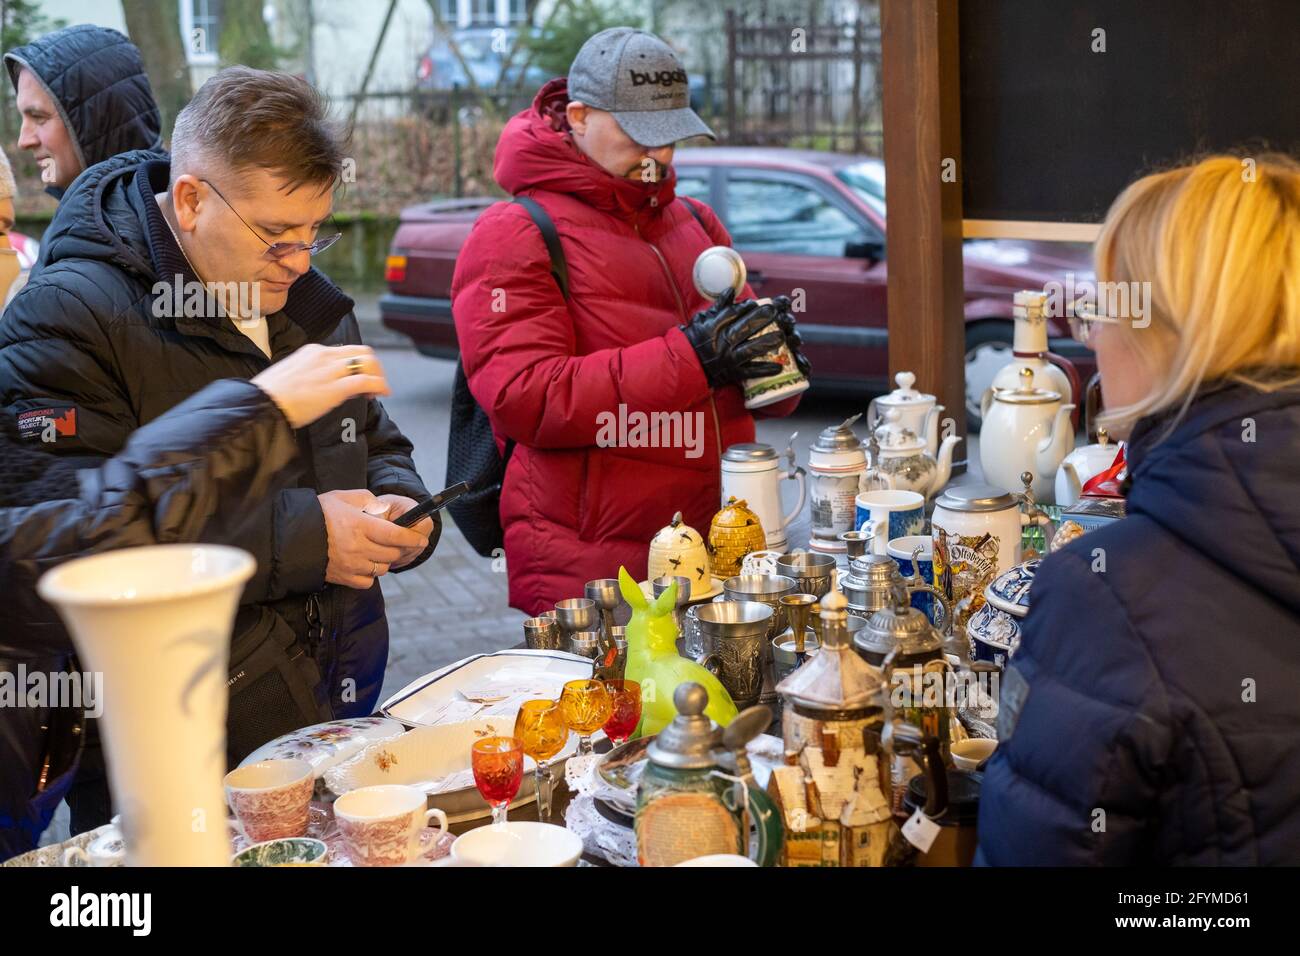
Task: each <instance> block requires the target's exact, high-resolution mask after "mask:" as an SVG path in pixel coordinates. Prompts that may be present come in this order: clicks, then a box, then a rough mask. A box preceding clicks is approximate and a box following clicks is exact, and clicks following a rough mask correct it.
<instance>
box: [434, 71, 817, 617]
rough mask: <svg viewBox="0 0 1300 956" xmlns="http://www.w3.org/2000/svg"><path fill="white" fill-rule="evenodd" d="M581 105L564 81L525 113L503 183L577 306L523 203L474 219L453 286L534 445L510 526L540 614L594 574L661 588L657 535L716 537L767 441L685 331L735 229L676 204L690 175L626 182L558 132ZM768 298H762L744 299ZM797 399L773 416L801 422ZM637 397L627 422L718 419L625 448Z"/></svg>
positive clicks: (516, 567) (517, 465) (483, 376)
mask: <svg viewBox="0 0 1300 956" xmlns="http://www.w3.org/2000/svg"><path fill="white" fill-rule="evenodd" d="M566 101H567V94H566V93H565V85H564V81H563V80H552V81H551V82H550V83H548V84H547V85H546V86H544V87H543V88H542V89H541V91H540V92H539V93H538V95H537V98H536V99H535V100H534V102H533V106H532V107H531V108H530V109H527V110H524V111H523V112H521V113H519V114H518V115H517V116H515V117H514V118H512V119H511V120H510V122H509V123H508V124H507V126H506V128H505V130H504V132H503V133H502V134H501V140H500V142H499V143H498V144H497V150H496V166H495V175H496V180H497V182H498V183H499V184H500V185H501V187H502V188H503V189H505V190H507V191H508V192H510V193H511V194H513V195H521V194H522V195H527V196H531V197H532V198H533V199H535V200H536V201H537V202H538V203H540V204H541V205H542V206H543V207H544V208H545V209H546V211H547V213H548V214H549V215H550V217H551V219H552V220H554V222H555V225H556V229H557V230H558V232H559V234H560V242H561V245H562V246H563V248H564V254H565V259H566V260H567V263H568V269H569V287H570V299H569V301H567V302H566V301H565V299H564V298H563V296H562V295H561V294H560V291H559V288H558V287H557V286H556V283H555V280H554V278H553V277H552V276H551V273H550V256H549V255H548V254H547V251H546V245H545V243H544V242H543V240H542V237H541V234H540V233H539V232H538V229H537V227H536V225H534V223H533V221H532V220H531V218H529V215H528V213H527V211H526V210H525V209H524V208H523V207H521V206H519V205H518V204H513V203H499V204H497V205H495V206H493V207H491V208H490V209H488V210H487V211H485V212H484V213H483V215H482V216H481V217H480V218H479V220H478V222H477V223H475V225H474V229H473V231H472V232H471V234H470V237H469V240H468V241H467V242H466V244H465V246H464V248H463V249H462V250H461V254H460V256H459V258H458V261H457V263H456V275H455V279H454V280H453V283H452V311H453V313H454V315H455V320H456V333H457V336H458V337H459V340H460V349H461V361H462V362H463V363H464V367H465V374H466V376H467V377H468V380H469V387H470V390H471V391H472V392H473V393H474V397H475V398H476V399H477V400H478V402H479V404H480V405H482V406H483V409H484V410H485V411H486V412H487V414H488V417H489V419H490V420H491V422H492V427H493V429H494V431H495V432H496V437H497V442H498V443H499V444H503V443H504V440H505V438H513V439H514V440H515V441H516V442H517V446H516V448H515V451H514V454H513V456H512V457H511V459H510V464H509V467H508V469H507V471H506V477H505V484H504V487H503V490H502V495H501V521H502V525H503V527H504V528H505V549H506V563H507V567H508V570H509V575H510V604H511V606H513V607H516V608H519V609H521V610H523V611H526V612H528V613H529V614H537V613H540V612H541V611H544V610H548V609H549V608H550V607H552V606H553V605H554V603H555V602H556V601H558V600H560V599H562V598H567V597H581V596H582V593H583V584H584V583H585V582H587V581H590V580H592V579H594V578H607V577H613V576H615V575H616V573H617V571H618V567H619V565H626V566H627V568H628V570H629V571H630V572H631V573H632V574H633V575H636V576H638V577H639V578H644V576H645V573H646V557H647V552H648V548H649V544H650V539H651V537H652V536H653V535H654V533H655V531H657V530H658V529H659V528H661V527H662V526H663V525H665V524H667V523H668V522H669V520H670V519H671V518H672V516H673V512H675V511H681V512H682V513H683V514H684V516H685V519H686V521H687V522H688V523H689V524H691V525H693V526H694V527H695V528H696V529H698V530H699V531H700V532H701V533H702V534H706V535H707V533H708V524H709V521H710V519H711V518H712V516H713V514H714V512H715V511H716V510H717V509H718V507H719V497H720V494H721V488H720V477H719V461H720V458H721V454H722V450H723V449H724V448H726V447H727V446H729V445H733V444H736V443H737V442H749V441H753V440H754V420H753V418H752V417H751V416H750V414H749V412H748V411H747V410H746V409H745V406H744V399H743V397H742V395H741V392H740V389H739V388H738V387H737V386H734V385H733V386H727V387H725V388H719V389H716V390H712V389H710V388H709V386H708V383H707V382H706V381H705V378H704V372H703V370H702V369H701V368H700V363H699V360H698V359H697V358H696V356H695V352H694V350H693V349H692V348H691V346H690V344H689V342H687V340H686V336H685V335H684V334H683V333H682V331H681V330H680V329H679V328H678V326H679V325H681V324H682V323H683V322H685V321H687V320H688V319H689V318H690V316H692V315H694V314H695V313H696V312H698V311H699V310H701V309H703V308H706V307H707V306H708V305H709V303H708V302H707V301H706V300H705V299H704V298H703V297H702V296H701V295H700V294H699V293H698V292H696V291H695V286H694V283H693V282H692V280H691V268H692V266H693V265H694V263H695V258H696V256H698V255H699V254H700V252H702V251H703V250H704V249H706V248H708V247H709V246H712V245H719V244H727V245H729V244H730V237H729V236H728V235H727V231H726V230H725V229H724V228H723V226H722V224H721V223H720V222H719V221H718V219H717V217H716V216H715V215H714V214H713V212H712V210H710V209H709V208H708V207H707V206H705V205H703V204H702V203H695V208H696V209H697V210H698V212H699V214H700V218H701V219H702V221H703V223H704V226H705V228H701V225H700V223H699V222H697V221H696V219H695V217H694V216H692V215H691V214H690V212H689V210H687V209H686V208H685V207H684V206H683V202H685V200H677V199H676V197H675V194H674V191H673V187H674V184H675V182H676V176H675V175H669V176H667V177H666V178H665V180H664V181H663V182H660V183H642V182H639V181H634V180H627V179H619V178H617V177H615V176H612V175H610V174H609V173H607V172H605V171H604V170H603V169H601V168H600V167H599V166H597V165H596V164H595V163H593V162H591V161H590V160H589V159H587V158H586V157H585V156H584V155H583V154H582V153H581V152H579V150H578V149H577V148H576V147H575V146H574V145H573V143H572V141H571V140H570V139H569V136H568V133H567V132H565V131H563V130H562V129H558V130H557V129H556V128H555V127H556V126H558V125H561V124H559V123H558V122H557V121H556V119H555V117H557V116H558V115H560V111H561V110H562V107H563V104H564V103H565V102H566ZM706 229H707V232H706ZM752 295H753V292H752V291H751V290H749V289H748V288H746V289H745V291H744V294H743V296H742V297H752ZM797 403H798V398H797V397H796V398H794V399H791V400H787V401H786V402H783V403H779V404H776V405H771V406H768V408H766V409H763V413H765V414H769V415H771V414H775V415H787V414H789V413H790V412H791V411H792V410H793V409H794V407H795V405H796V404H797ZM620 405H621V406H624V409H623V413H622V414H623V416H626V415H629V414H633V413H636V412H641V413H644V414H646V415H650V414H652V413H656V412H659V413H664V412H668V413H672V412H679V413H685V414H687V415H690V416H692V418H691V419H690V421H689V422H687V421H686V420H684V419H683V420H682V424H684V425H688V426H693V425H694V424H698V425H699V426H701V427H702V429H703V436H702V440H701V439H698V438H697V439H696V440H695V441H693V442H691V445H690V446H688V447H680V446H681V445H683V444H685V443H684V442H680V441H679V442H678V446H679V447H631V446H632V445H634V444H638V443H640V441H641V439H640V437H639V436H637V435H635V434H632V435H629V436H627V437H628V438H630V439H631V440H629V441H624V442H622V443H621V444H619V445H616V446H610V444H609V440H608V438H609V435H610V434H611V428H610V425H611V422H613V421H617V420H619V419H620ZM696 413H698V415H697V414H696ZM632 421H635V417H634V418H633V419H632ZM645 437H646V439H648V440H652V438H653V437H655V436H651V435H647V436H645Z"/></svg>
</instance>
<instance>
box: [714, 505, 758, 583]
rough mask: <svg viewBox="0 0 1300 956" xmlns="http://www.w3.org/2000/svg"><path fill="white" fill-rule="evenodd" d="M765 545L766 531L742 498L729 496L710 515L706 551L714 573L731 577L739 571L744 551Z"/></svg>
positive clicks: (723, 576)
mask: <svg viewBox="0 0 1300 956" xmlns="http://www.w3.org/2000/svg"><path fill="white" fill-rule="evenodd" d="M766 547H767V534H766V533H765V532H764V531H763V525H762V523H761V522H760V521H759V520H758V515H756V514H754V512H752V511H750V510H749V505H748V504H747V503H746V502H745V500H744V499H743V498H739V499H737V498H735V497H732V498H728V499H727V503H726V504H725V505H723V507H722V510H721V511H719V512H718V513H717V514H716V515H714V516H713V523H712V525H711V526H710V527H709V555H710V556H711V560H712V563H713V573H714V574H716V575H717V576H718V577H720V578H723V579H724V580H725V579H726V578H733V577H735V576H736V575H737V574H739V573H740V566H741V564H742V562H743V561H744V560H745V555H747V554H749V553H750V552H751V551H762V550H764V549H765V548H766Z"/></svg>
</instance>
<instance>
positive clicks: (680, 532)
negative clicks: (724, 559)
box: [647, 511, 713, 600]
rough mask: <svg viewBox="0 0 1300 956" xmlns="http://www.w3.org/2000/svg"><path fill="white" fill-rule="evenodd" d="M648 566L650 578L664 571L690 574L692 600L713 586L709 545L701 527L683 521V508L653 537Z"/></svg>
mask: <svg viewBox="0 0 1300 956" xmlns="http://www.w3.org/2000/svg"><path fill="white" fill-rule="evenodd" d="M647 568H648V573H649V578H650V580H651V581H653V580H654V579H655V578H658V577H663V576H665V575H667V576H669V577H685V578H690V579H691V599H692V600H695V599H696V598H700V597H703V596H704V595H706V594H708V593H709V592H710V591H711V590H713V578H712V575H711V573H710V571H709V568H710V564H709V551H708V547H707V546H706V545H705V543H704V538H703V537H701V535H700V533H699V532H698V531H696V530H695V529H694V528H692V527H691V526H690V525H688V524H685V523H683V521H682V513H681V512H680V511H679V512H677V513H676V514H675V515H673V520H672V521H671V522H670V523H669V524H668V525H666V526H665V527H663V528H660V529H659V531H658V532H656V534H655V536H654V537H653V538H651V539H650V557H649V559H648V561H647Z"/></svg>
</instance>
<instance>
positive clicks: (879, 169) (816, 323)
mask: <svg viewBox="0 0 1300 956" xmlns="http://www.w3.org/2000/svg"><path fill="white" fill-rule="evenodd" d="M673 165H674V166H675V167H676V169H677V191H678V192H679V193H681V194H684V195H687V196H691V197H692V198H696V199H701V200H703V201H704V202H706V203H708V204H709V205H710V206H711V207H713V209H714V211H715V212H717V214H718V215H719V216H720V217H721V219H722V221H723V223H724V224H725V225H726V227H727V229H728V231H730V233H731V238H732V243H733V244H734V245H735V247H736V249H738V250H739V251H740V252H741V253H742V254H743V255H744V258H745V262H746V264H747V265H748V267H749V281H750V283H751V285H753V287H754V289H755V291H756V292H758V293H759V294H760V295H781V294H784V295H791V296H794V295H795V294H796V291H795V290H799V289H801V290H803V295H802V297H801V298H802V300H803V303H804V306H805V308H804V311H803V313H802V314H801V315H800V316H799V331H800V334H801V335H802V336H803V340H804V343H805V345H806V351H807V354H808V357H809V359H810V360H811V361H812V364H813V370H814V383H815V386H816V387H817V388H818V389H824V390H834V391H850V392H864V391H866V392H876V391H880V390H882V389H884V388H886V387H887V385H886V378H887V375H888V369H889V362H888V354H887V352H886V348H887V346H888V341H889V336H888V331H887V324H888V323H887V320H886V312H885V288H886V282H885V275H886V272H885V268H886V253H885V200H884V194H885V174H884V163H883V162H882V161H881V160H879V159H873V158H871V157H866V156H851V155H845V154H842V153H823V152H814V151H811V150H792V149H765V148H751V147H717V148H707V149H682V150H679V151H678V152H677V155H676V158H675V159H674V162H673ZM495 201H496V200H494V199H490V198H487V199H464V200H449V201H443V202H433V203H426V204H423V205H419V206H413V207H411V208H409V209H406V210H404V211H403V213H402V218H401V224H400V226H399V227H398V230H397V234H396V235H395V236H394V238H393V246H392V250H391V255H390V256H389V259H388V268H387V276H386V278H387V281H388V293H387V294H386V295H384V296H383V297H382V298H381V299H380V311H381V314H382V316H383V321H384V324H385V325H386V326H388V327H389V328H391V329H393V330H395V331H398V332H402V333H404V334H406V335H409V336H410V337H411V338H412V339H413V340H414V342H415V344H416V346H417V347H418V348H419V349H420V351H421V352H423V353H425V354H426V355H432V356H436V357H439V358H454V357H455V356H456V330H455V327H454V325H453V324H452V320H451V302H450V289H451V277H452V273H453V271H454V270H455V265H456V253H457V252H458V251H459V249H460V246H461V244H462V243H463V242H464V241H465V237H466V236H467V235H468V234H469V230H470V227H471V226H472V225H473V223H474V219H475V218H476V217H477V216H478V214H479V213H480V212H481V211H482V210H483V209H484V208H486V207H487V206H488V205H490V204H491V203H492V202H495ZM964 259H965V290H966V393H967V410H968V412H970V413H971V417H972V419H973V423H977V421H978V415H979V397H980V396H981V395H982V394H983V392H984V389H985V388H986V387H987V386H988V385H989V383H990V382H991V380H992V378H993V375H994V373H996V372H997V370H998V369H999V368H1001V367H1002V366H1003V365H1004V364H1006V363H1007V362H1009V361H1010V360H1011V321H1010V318H1011V296H1012V294H1013V293H1014V292H1016V291H1018V290H1020V289H1041V288H1043V286H1044V284H1045V283H1047V282H1049V281H1051V280H1052V279H1061V278H1062V277H1063V276H1064V274H1065V273H1066V272H1073V273H1074V275H1075V277H1076V282H1078V281H1081V280H1084V279H1088V280H1091V278H1092V264H1091V257H1090V253H1089V250H1088V247H1087V246H1086V245H1080V244H1063V243H1021V242H1012V241H1009V240H968V241H967V242H966V244H965V254H964ZM1050 334H1051V336H1052V339H1051V346H1052V349H1053V351H1056V352H1058V353H1060V354H1062V355H1065V356H1067V357H1070V358H1072V359H1074V360H1075V362H1076V364H1078V365H1079V370H1080V373H1081V374H1082V375H1083V377H1084V380H1085V381H1086V379H1087V376H1088V375H1089V374H1091V372H1092V370H1093V368H1094V361H1093V358H1092V354H1091V353H1090V352H1088V351H1087V350H1086V349H1083V348H1082V347H1081V346H1078V345H1076V344H1075V343H1074V342H1073V341H1072V340H1070V339H1069V338H1068V330H1067V329H1065V328H1064V327H1063V323H1060V322H1058V323H1057V324H1056V325H1055V327H1053V328H1051V330H1050Z"/></svg>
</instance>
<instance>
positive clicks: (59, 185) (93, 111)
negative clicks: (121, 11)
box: [4, 23, 162, 197]
mask: <svg viewBox="0 0 1300 956" xmlns="http://www.w3.org/2000/svg"><path fill="white" fill-rule="evenodd" d="M4 62H5V67H6V69H7V70H8V71H9V80H10V82H12V83H13V85H14V93H15V94H16V95H17V106H18V112H19V113H20V114H22V121H23V122H22V128H21V130H20V131H19V134H18V147H19V148H20V149H25V150H29V151H30V152H31V153H32V155H33V156H34V157H35V159H36V162H37V163H38V164H39V165H40V167H41V178H42V180H43V181H44V182H45V183H47V184H48V185H47V189H46V191H47V192H50V193H51V194H53V195H54V196H56V197H62V195H63V193H64V191H66V190H67V188H68V187H69V186H71V185H72V181H73V180H74V179H76V178H77V176H79V175H80V174H81V173H82V172H83V171H84V170H86V169H88V168H89V167H91V166H94V165H95V164H96V163H102V162H103V161H104V160H106V159H109V158H111V157H113V156H116V155H117V154H118V153H125V152H129V151H130V150H133V149H152V150H161V149H162V119H161V117H160V115H159V112H158V104H157V102H156V101H155V100H154V98H153V89H152V88H151V87H150V86H149V77H148V74H146V73H145V69H144V61H143V60H142V59H141V57H140V51H139V50H138V49H136V47H135V44H133V43H132V42H131V41H130V40H128V39H127V38H126V37H124V36H123V35H122V34H120V33H118V32H117V31H116V30H110V29H108V28H107V27H97V26H91V25H90V24H86V23H83V24H78V25H77V26H73V27H65V28H64V29H62V30H56V31H54V32H53V33H47V34H45V35H44V36H42V37H38V38H37V39H35V40H33V41H32V42H31V43H28V44H26V45H24V46H20V47H17V48H16V49H13V50H10V51H8V52H7V53H5V56H4Z"/></svg>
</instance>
